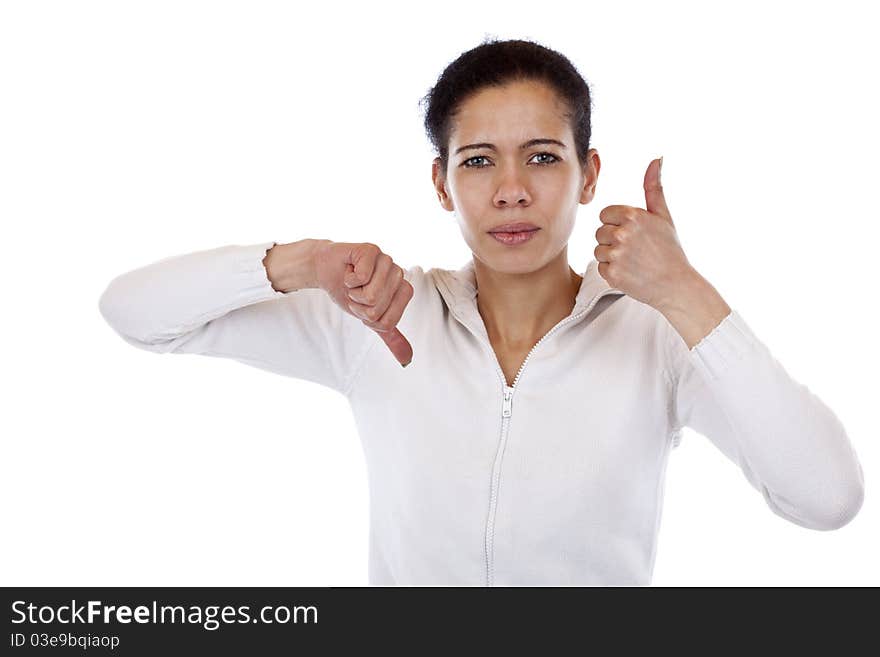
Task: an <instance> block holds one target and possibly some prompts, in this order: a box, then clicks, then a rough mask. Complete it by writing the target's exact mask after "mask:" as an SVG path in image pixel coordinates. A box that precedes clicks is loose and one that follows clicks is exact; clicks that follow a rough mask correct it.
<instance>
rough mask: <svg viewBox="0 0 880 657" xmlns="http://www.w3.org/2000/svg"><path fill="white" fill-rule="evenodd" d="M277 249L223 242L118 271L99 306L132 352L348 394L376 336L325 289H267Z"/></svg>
mask: <svg viewBox="0 0 880 657" xmlns="http://www.w3.org/2000/svg"><path fill="white" fill-rule="evenodd" d="M275 244H276V242H265V243H262V244H255V245H248V246H239V245H230V246H222V247H219V248H215V249H210V250H207V251H198V252H195V253H189V254H185V255H178V256H173V257H170V258H165V259H164V260H159V261H157V262H154V263H152V264H150V265H147V266H145V267H141V268H139V269H135V270H133V271H130V272H127V273H124V274H122V275H120V276H117V277H116V278H115V279H113V280H112V281H111V282H110V284H109V285H108V286H107V289H106V290H105V291H104V293H103V294H102V295H101V297H100V300H99V303H98V307H99V310H100V312H101V314H102V315H103V317H104V319H105V320H106V321H107V323H108V324H109V325H110V326H111V327H112V328H113V330H115V331H116V332H117V333H118V334H119V335H120V336H121V337H122V339H123V340H125V341H126V342H128V343H129V344H131V345H133V346H135V347H138V348H140V349H145V350H147V351H153V352H156V353H159V354H166V353H175V354H201V355H204V356H214V357H219V358H231V359H234V360H237V361H239V362H241V363H244V364H246V365H250V366H252V367H257V368H260V369H263V370H267V371H270V372H274V373H276V374H281V375H283V376H289V377H294V378H298V379H304V380H307V381H312V382H315V383H319V384H321V385H323V386H326V387H329V388H332V389H333V390H336V391H337V392H340V393H342V394H348V390H349V386H350V385H351V382H352V379H353V377H354V375H355V373H356V371H357V369H358V366H359V364H360V363H361V362H362V360H363V358H364V356H365V355H366V352H367V350H368V349H369V348H370V347H371V346H372V345H373V344H374V343H375V342H376V341H378V340H379V337H378V336H376V340H375V341H374V340H372V339H371V337H370V336H371V334H374V332H373V331H372V330H370V329H369V328H368V327H367V326H365V325H364V324H363V322H361V321H360V320H358V319H357V318H356V317H353V316H352V315H349V314H348V313H346V312H344V311H343V310H342V309H341V308H339V307H338V306H337V305H336V304H335V303H334V302H333V300H332V299H330V297H329V296H328V295H327V294H326V293H325V292H324V291H323V290H318V289H302V290H296V291H294V292H288V293H284V292H279V291H277V290H275V289H274V288H273V287H272V283H271V282H270V281H269V278H268V276H267V274H266V268H265V266H264V264H263V258H264V257H265V256H266V253H267V252H268V250H269V249H270V248H271V247H272V246H274V245H275Z"/></svg>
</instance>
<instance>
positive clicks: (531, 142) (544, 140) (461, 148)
mask: <svg viewBox="0 0 880 657" xmlns="http://www.w3.org/2000/svg"><path fill="white" fill-rule="evenodd" d="M538 144H555V145H557V146H562V148H565V147H566V146H565V144H563V143H562V142H561V141H559V140H558V139H549V138H547V137H542V138H540V139H529V140H528V141H527V142H526V143H524V144H522V145H521V146H520V149H523V150H525V149H526V148H529V147H530V146H537V145H538ZM471 148H488V149H490V150H493V151H497V150H498V149H497V148H496V147H495V144H487V143H485V142H482V143H480V144H468V145H466V146H459V147H458V148H457V149H455V153H453V155H458V154H459V153H461V152H462V151H466V150H468V149H471Z"/></svg>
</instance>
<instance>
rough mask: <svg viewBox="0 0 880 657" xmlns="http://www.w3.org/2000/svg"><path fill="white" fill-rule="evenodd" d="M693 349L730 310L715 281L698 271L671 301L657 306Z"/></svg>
mask: <svg viewBox="0 0 880 657" xmlns="http://www.w3.org/2000/svg"><path fill="white" fill-rule="evenodd" d="M657 309H658V310H659V311H660V312H661V313H662V314H663V316H664V317H665V318H666V319H667V321H668V322H669V323H670V324H671V325H672V326H673V328H675V330H676V331H678V334H679V335H680V336H681V337H682V339H683V340H684V341H685V344H687V348H688V349H693V348H694V347H695V346H696V345H697V344H698V343H699V342H700V340H702V339H703V338H704V337H706V336H707V335H709V333H711V332H712V330H713V329H714V328H715V327H717V326H718V325H719V324H720V323H721V321H722V320H723V319H724V318H725V317H727V316H728V315H729V314H730V312H731V310H730V306H729V305H727V302H726V301H724V299H723V298H722V297H721V295H720V294H719V293H718V290H716V289H715V288H714V287H713V286H712V284H711V283H710V282H709V281H707V280H706V279H705V278H703V277H702V276H701V275H700V274H699V273H698V272H696V271H694V273H693V275H692V276H691V277H690V278H688V279H687V281H685V282H684V283H683V284H682V285H680V286H679V288H678V289H677V290H676V294H675V296H674V297H673V298H671V299H670V300H669V301H668V302H666V303H665V304H663V305H661V306H660V307H658V308H657Z"/></svg>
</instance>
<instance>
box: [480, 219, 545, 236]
mask: <svg viewBox="0 0 880 657" xmlns="http://www.w3.org/2000/svg"><path fill="white" fill-rule="evenodd" d="M533 230H540V228H539V227H538V226H536V225H535V224H530V223H529V222H527V221H518V222H515V223H507V224H501V225H500V226H495V228H493V229H492V230H490V231H489V232H490V233H523V232H529V231H533Z"/></svg>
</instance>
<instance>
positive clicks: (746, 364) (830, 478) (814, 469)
mask: <svg viewBox="0 0 880 657" xmlns="http://www.w3.org/2000/svg"><path fill="white" fill-rule="evenodd" d="M667 325H668V327H669V330H670V333H671V336H672V337H671V338H670V341H671V344H670V345H669V346H670V348H671V357H672V362H673V374H672V377H673V380H674V385H673V391H674V392H673V395H674V399H673V414H674V416H675V420H674V421H675V431H674V434H675V433H678V434H679V435H680V429H681V427H684V426H687V427H690V428H692V429H694V430H695V431H697V432H698V433H700V434H702V435H703V436H705V437H706V438H708V439H709V440H710V441H711V442H712V443H713V444H714V445H715V446H716V447H718V449H720V450H721V451H722V452H723V453H724V454H725V456H727V457H728V458H729V459H730V460H732V461H733V462H734V463H736V464H737V465H738V466H739V467H740V468H741V469H742V471H743V473H744V474H745V477H746V479H747V480H748V481H749V483H751V485H752V486H753V487H754V488H755V489H757V490H758V491H759V492H760V493H761V494H762V495H763V497H764V500H765V501H766V503H767V505H768V506H769V507H770V508H771V510H772V511H773V512H774V513H776V514H777V515H779V516H781V517H782V518H785V519H786V520H788V521H790V522H793V523H795V524H796V525H800V526H802V527H806V528H809V529H817V530H831V529H839V528H840V527H842V526H843V525H845V524H847V523H848V522H849V521H850V520H851V519H852V518H853V517H855V515H856V514H857V513H858V511H859V509H860V508H861V506H862V502H863V500H864V473H863V471H862V466H861V464H860V463H859V459H858V456H857V455H856V452H855V450H854V449H853V446H852V445H851V444H850V441H849V439H848V437H847V435H846V431H845V430H844V428H843V425H842V424H841V423H840V421H839V420H838V418H837V417H836V416H835V414H834V413H833V412H832V411H831V409H829V408H828V407H827V406H826V405H825V404H824V403H823V402H822V401H821V400H820V399H819V398H818V397H817V396H816V395H814V394H813V393H812V392H811V391H810V390H809V389H808V388H807V387H806V386H804V385H802V384H800V383H798V382H797V381H794V380H793V379H792V378H791V377H790V376H789V375H788V373H787V372H786V371H785V369H784V368H783V367H782V365H781V364H780V363H779V362H778V361H777V360H776V359H775V358H774V357H773V355H772V354H771V353H770V351H769V350H768V348H767V347H766V345H764V344H763V343H762V342H761V341H760V340H759V339H758V338H757V337H756V336H755V334H754V333H753V332H752V330H751V329H750V327H749V326H748V325H747V324H746V323H745V321H744V320H743V318H742V317H741V316H740V315H739V313H738V312H737V311H736V310H732V311H731V312H730V314H728V315H727V317H725V318H724V319H723V320H722V321H721V322H720V323H719V325H718V326H716V327H715V328H714V329H713V330H712V331H711V332H710V333H709V334H708V335H707V336H705V337H704V338H703V339H702V340H701V341H700V342H699V343H698V344H696V345H694V347H693V348H692V349H690V350H689V349H688V348H687V345H686V343H685V342H684V340H683V339H682V338H681V336H680V335H678V333H677V332H676V331H675V329H674V328H672V326H671V325H669V324H668V322H667Z"/></svg>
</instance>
